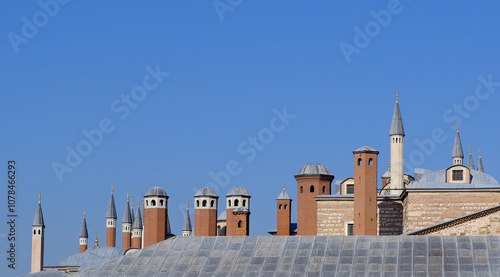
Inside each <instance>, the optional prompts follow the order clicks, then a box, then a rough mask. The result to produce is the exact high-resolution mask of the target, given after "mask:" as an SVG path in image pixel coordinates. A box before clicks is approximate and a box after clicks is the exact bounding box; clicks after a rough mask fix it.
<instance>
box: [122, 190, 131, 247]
mask: <svg viewBox="0 0 500 277" xmlns="http://www.w3.org/2000/svg"><path fill="white" fill-rule="evenodd" d="M131 239H132V215H131V214H130V195H129V193H128V192H127V205H126V206H125V211H124V212H123V218H122V249H123V250H127V249H129V248H130V246H131V245H132V241H131Z"/></svg>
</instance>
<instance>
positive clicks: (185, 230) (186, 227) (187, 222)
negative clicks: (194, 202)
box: [182, 200, 193, 237]
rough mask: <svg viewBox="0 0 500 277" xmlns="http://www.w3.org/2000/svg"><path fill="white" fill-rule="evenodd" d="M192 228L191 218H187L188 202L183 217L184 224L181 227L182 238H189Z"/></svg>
mask: <svg viewBox="0 0 500 277" xmlns="http://www.w3.org/2000/svg"><path fill="white" fill-rule="evenodd" d="M192 231H193V228H192V227H191V218H190V217H189V200H188V201H187V204H186V216H184V224H183V225H182V236H183V237H190V236H191V232H192Z"/></svg>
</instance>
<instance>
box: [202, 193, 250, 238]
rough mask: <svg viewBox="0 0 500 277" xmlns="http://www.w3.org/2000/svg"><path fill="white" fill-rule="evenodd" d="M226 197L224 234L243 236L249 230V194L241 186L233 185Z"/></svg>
mask: <svg viewBox="0 0 500 277" xmlns="http://www.w3.org/2000/svg"><path fill="white" fill-rule="evenodd" d="M226 199H227V204H226V217H227V222H226V223H227V225H226V235H227V236H244V235H245V234H248V233H249V230H250V226H249V220H250V217H249V216H250V194H248V191H247V190H246V189H245V188H243V187H233V188H231V189H230V190H229V192H228V193H227V194H226ZM195 233H196V232H195Z"/></svg>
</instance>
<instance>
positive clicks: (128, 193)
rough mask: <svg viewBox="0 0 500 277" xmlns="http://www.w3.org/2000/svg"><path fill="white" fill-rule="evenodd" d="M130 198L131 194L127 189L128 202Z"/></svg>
mask: <svg viewBox="0 0 500 277" xmlns="http://www.w3.org/2000/svg"><path fill="white" fill-rule="evenodd" d="M129 199H130V195H129V192H128V191H127V202H129Z"/></svg>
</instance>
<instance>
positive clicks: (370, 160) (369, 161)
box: [368, 158, 373, 166]
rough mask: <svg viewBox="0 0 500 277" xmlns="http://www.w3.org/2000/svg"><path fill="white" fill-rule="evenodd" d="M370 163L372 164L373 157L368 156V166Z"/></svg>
mask: <svg viewBox="0 0 500 277" xmlns="http://www.w3.org/2000/svg"><path fill="white" fill-rule="evenodd" d="M372 164H373V159H372V158H370V159H369V160H368V165H370V166H371V165H372Z"/></svg>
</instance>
